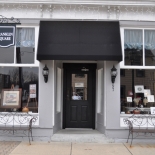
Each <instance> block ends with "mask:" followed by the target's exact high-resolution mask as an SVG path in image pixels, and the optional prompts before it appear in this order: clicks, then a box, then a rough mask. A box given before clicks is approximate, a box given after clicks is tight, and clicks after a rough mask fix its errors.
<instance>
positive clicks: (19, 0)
mask: <svg viewBox="0 0 155 155" xmlns="http://www.w3.org/2000/svg"><path fill="white" fill-rule="evenodd" d="M0 3H4V4H70V5H72V4H82V5H85V4H86V5H111V6H155V0H126V1H124V0H119V1H118V0H110V1H107V0H98V1H96V0H7V1H6V0H0Z"/></svg>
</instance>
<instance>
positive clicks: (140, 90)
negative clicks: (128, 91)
mask: <svg viewBox="0 0 155 155" xmlns="http://www.w3.org/2000/svg"><path fill="white" fill-rule="evenodd" d="M135 93H144V86H143V85H136V86H135Z"/></svg>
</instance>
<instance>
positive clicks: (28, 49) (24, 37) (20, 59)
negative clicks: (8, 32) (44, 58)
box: [16, 28, 35, 64]
mask: <svg viewBox="0 0 155 155" xmlns="http://www.w3.org/2000/svg"><path fill="white" fill-rule="evenodd" d="M34 51H35V29H34V28H17V32H16V63H24V64H26V63H29V64H30V63H34V53H35V52H34Z"/></svg>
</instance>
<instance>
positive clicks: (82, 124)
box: [63, 64, 96, 129]
mask: <svg viewBox="0 0 155 155" xmlns="http://www.w3.org/2000/svg"><path fill="white" fill-rule="evenodd" d="M95 80H96V64H64V93H63V96H64V109H63V110H64V111H63V113H64V115H63V116H64V117H63V128H93V129H94V128H95Z"/></svg>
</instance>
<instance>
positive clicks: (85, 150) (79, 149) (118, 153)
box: [0, 141, 155, 155]
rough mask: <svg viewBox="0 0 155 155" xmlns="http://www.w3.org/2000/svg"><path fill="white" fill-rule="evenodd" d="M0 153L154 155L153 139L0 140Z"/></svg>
mask: <svg viewBox="0 0 155 155" xmlns="http://www.w3.org/2000/svg"><path fill="white" fill-rule="evenodd" d="M0 150H1V152H0V155H155V141H154V142H153V143H152V142H150V143H149V142H147V143H146V142H144V141H143V142H142V143H139V142H134V143H133V145H132V147H130V144H129V143H124V142H122V143H117V142H115V143H84V142H80V143H79V142H45V141H42V142H41V141H38V142H37V141H35V142H32V144H31V145H29V143H28V142H27V141H23V142H6V141H1V142H0Z"/></svg>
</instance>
